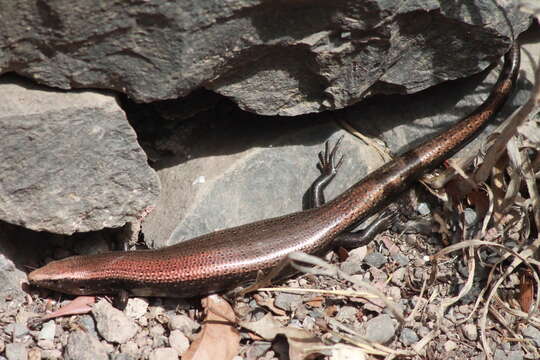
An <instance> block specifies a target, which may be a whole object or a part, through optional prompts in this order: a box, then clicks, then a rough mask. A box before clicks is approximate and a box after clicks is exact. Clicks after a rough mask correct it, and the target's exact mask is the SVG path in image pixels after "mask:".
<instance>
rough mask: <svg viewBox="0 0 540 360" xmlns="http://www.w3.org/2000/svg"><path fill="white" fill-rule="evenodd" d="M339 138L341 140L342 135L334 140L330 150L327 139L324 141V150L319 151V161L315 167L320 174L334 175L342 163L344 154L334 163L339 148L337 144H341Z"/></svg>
mask: <svg viewBox="0 0 540 360" xmlns="http://www.w3.org/2000/svg"><path fill="white" fill-rule="evenodd" d="M341 140H343V136H341V137H340V138H339V139H338V140H337V141H336V144H335V145H334V147H333V148H332V149H331V150H330V145H329V143H328V141H326V142H325V143H324V151H321V152H319V163H318V164H317V168H318V169H319V171H320V172H321V174H322V175H327V176H334V175H336V174H337V170H338V169H339V168H340V166H341V165H342V164H343V158H344V155H342V156H341V157H340V158H339V160H338V161H337V163H336V153H337V150H338V149H339V145H340V144H341Z"/></svg>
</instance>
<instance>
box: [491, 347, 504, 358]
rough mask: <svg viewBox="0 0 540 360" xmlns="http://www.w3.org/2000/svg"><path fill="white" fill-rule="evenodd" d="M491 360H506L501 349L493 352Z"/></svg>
mask: <svg viewBox="0 0 540 360" xmlns="http://www.w3.org/2000/svg"><path fill="white" fill-rule="evenodd" d="M493 360H506V353H505V352H504V351H503V350H501V349H497V350H495V354H493Z"/></svg>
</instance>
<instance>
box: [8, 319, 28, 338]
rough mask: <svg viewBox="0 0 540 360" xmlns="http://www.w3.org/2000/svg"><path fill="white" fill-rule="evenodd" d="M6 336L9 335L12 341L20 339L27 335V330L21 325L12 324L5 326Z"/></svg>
mask: <svg viewBox="0 0 540 360" xmlns="http://www.w3.org/2000/svg"><path fill="white" fill-rule="evenodd" d="M4 331H5V332H6V333H7V334H9V335H11V338H12V339H13V340H16V339H20V338H22V337H23V336H25V335H28V333H29V330H28V328H27V327H26V325H23V324H21V323H12V324H9V325H7V326H6V328H5V330H4Z"/></svg>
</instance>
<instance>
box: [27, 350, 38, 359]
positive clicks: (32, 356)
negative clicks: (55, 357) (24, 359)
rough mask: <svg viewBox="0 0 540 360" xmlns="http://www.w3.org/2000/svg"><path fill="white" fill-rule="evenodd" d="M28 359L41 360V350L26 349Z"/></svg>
mask: <svg viewBox="0 0 540 360" xmlns="http://www.w3.org/2000/svg"><path fill="white" fill-rule="evenodd" d="M28 360H41V350H40V349H38V348H32V349H30V351H28Z"/></svg>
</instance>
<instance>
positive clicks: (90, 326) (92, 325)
mask: <svg viewBox="0 0 540 360" xmlns="http://www.w3.org/2000/svg"><path fill="white" fill-rule="evenodd" d="M79 323H80V324H81V325H82V327H83V329H84V330H85V331H86V332H89V333H91V334H92V335H94V336H95V337H97V336H98V333H97V330H96V322H95V320H94V318H93V317H92V316H90V315H81V316H80V317H79Z"/></svg>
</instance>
